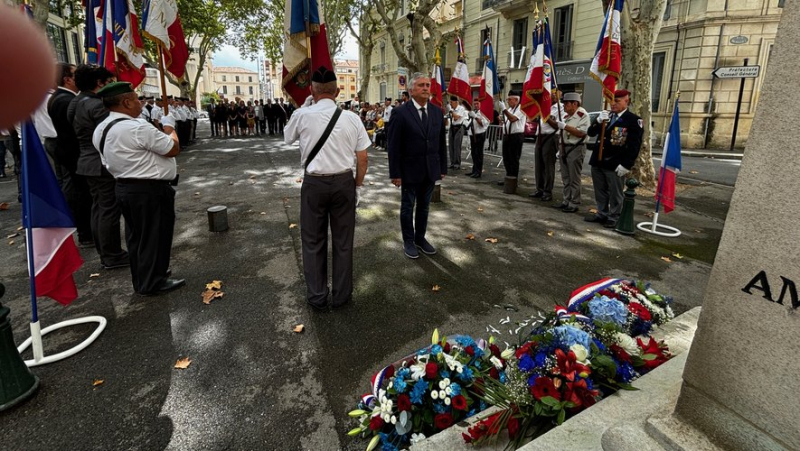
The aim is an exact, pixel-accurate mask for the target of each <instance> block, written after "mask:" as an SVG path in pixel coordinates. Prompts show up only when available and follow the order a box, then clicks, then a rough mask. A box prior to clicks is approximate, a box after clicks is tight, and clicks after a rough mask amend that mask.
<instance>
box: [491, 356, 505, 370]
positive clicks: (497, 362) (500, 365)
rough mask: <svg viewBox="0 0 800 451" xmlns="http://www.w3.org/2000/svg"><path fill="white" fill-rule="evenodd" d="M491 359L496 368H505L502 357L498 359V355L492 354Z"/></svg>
mask: <svg viewBox="0 0 800 451" xmlns="http://www.w3.org/2000/svg"><path fill="white" fill-rule="evenodd" d="M489 361H490V362H492V365H494V366H495V368H497V369H498V370H502V369H503V362H501V361H500V359H498V358H497V357H495V356H492V358H490V359H489Z"/></svg>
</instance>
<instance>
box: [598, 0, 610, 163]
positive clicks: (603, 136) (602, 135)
mask: <svg viewBox="0 0 800 451" xmlns="http://www.w3.org/2000/svg"><path fill="white" fill-rule="evenodd" d="M613 9H614V2H613V1H612V2H609V3H608V11H607V12H606V15H607V16H608V23H607V24H606V27H610V26H611V21H613V20H614V14H613V13H612V10H613ZM606 29H607V30H611V29H610V28H606ZM609 33H610V31H609ZM607 53H608V54H609V55H610V54H611V39H609V40H608V51H607ZM601 84H602V83H601ZM605 88H606V85H603V90H605ZM611 95H614V93H611ZM607 110H608V96H607V95H605V92H604V93H603V111H607ZM606 122H607V121H603V126H602V127H600V146H599V148H598V149H597V161H603V144H604V142H605V140H606V125H607V124H606Z"/></svg>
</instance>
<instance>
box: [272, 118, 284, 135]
mask: <svg viewBox="0 0 800 451" xmlns="http://www.w3.org/2000/svg"><path fill="white" fill-rule="evenodd" d="M283 127H286V118H285V117H283V116H278V126H277V128H276V129H275V133H280V134H281V135H282V134H283Z"/></svg>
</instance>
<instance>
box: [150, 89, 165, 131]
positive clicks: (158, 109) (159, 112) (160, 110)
mask: <svg viewBox="0 0 800 451" xmlns="http://www.w3.org/2000/svg"><path fill="white" fill-rule="evenodd" d="M162 116H164V101H163V100H162V99H161V97H159V98H157V99H156V104H155V106H154V107H153V110H152V111H150V119H152V120H153V124H154V125H155V126H156V127H158V128H159V129H161V117H162Z"/></svg>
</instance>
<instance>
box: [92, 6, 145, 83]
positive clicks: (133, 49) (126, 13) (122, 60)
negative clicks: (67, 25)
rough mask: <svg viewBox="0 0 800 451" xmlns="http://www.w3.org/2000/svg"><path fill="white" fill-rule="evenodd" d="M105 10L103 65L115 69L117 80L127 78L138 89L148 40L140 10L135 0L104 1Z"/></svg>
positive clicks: (101, 63)
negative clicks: (135, 7)
mask: <svg viewBox="0 0 800 451" xmlns="http://www.w3.org/2000/svg"><path fill="white" fill-rule="evenodd" d="M101 9H102V17H103V31H104V33H103V35H102V39H101V40H100V42H101V44H100V49H99V55H100V65H101V66H104V67H106V68H108V70H110V71H111V72H114V73H115V74H116V76H117V80H119V81H127V82H129V83H130V84H132V85H133V87H134V88H135V87H137V86H139V84H140V83H141V82H142V81H143V80H144V76H145V72H144V57H143V56H142V54H143V53H144V43H143V42H142V36H141V34H139V25H138V22H139V19H138V17H137V16H136V9H134V7H133V3H131V0H103V5H102V8H101ZM115 53H116V59H115Z"/></svg>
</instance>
